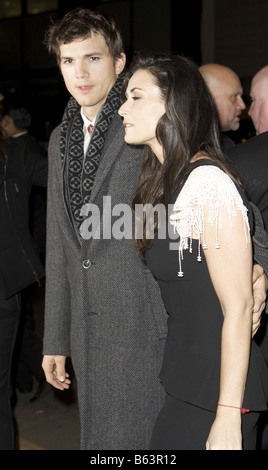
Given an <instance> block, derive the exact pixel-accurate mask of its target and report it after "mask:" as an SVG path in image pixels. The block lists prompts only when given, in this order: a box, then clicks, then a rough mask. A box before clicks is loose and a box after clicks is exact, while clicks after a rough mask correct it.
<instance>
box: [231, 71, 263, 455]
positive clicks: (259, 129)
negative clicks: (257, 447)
mask: <svg viewBox="0 0 268 470" xmlns="http://www.w3.org/2000/svg"><path fill="white" fill-rule="evenodd" d="M250 96H251V99H252V103H251V106H250V109H249V112H248V114H249V116H250V117H251V119H252V121H253V124H254V127H255V130H256V136H255V137H252V138H251V139H249V140H248V141H247V142H244V143H241V144H239V145H237V146H236V147H234V148H232V149H229V151H228V155H229V156H230V158H231V159H232V160H233V162H234V163H235V165H236V166H237V168H238V171H239V173H240V174H241V177H242V180H243V183H244V185H245V188H246V191H247V193H248V196H249V198H250V199H251V200H252V201H253V202H254V203H255V204H256V206H257V207H258V208H259V210H260V212H261V214H262V218H263V221H264V225H265V228H266V230H268V159H267V155H268V66H267V65H266V66H265V67H263V68H262V69H261V70H259V71H258V72H257V73H256V75H254V77H253V79H252V81H251V87H250ZM265 323H266V331H267V316H266V318H265ZM260 333H261V332H260ZM260 333H259V335H257V338H256V339H257V340H258V342H259V344H260V346H261V348H262V350H263V352H264V354H265V355H266V358H267V360H268V338H267V334H266V335H262V334H260ZM262 422H263V434H262V449H268V415H267V413H266V415H264V416H263V419H262Z"/></svg>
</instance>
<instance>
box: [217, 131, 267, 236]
mask: <svg viewBox="0 0 268 470" xmlns="http://www.w3.org/2000/svg"><path fill="white" fill-rule="evenodd" d="M226 153H227V155H228V156H229V157H230V158H231V159H232V161H233V162H234V163H235V165H236V167H237V169H238V172H239V174H240V176H241V178H242V182H243V183H244V186H245V189H246V192H247V196H248V198H249V200H251V201H252V202H254V204H255V205H256V206H257V207H258V208H259V210H260V212H261V214H262V217H263V220H264V225H265V228H266V230H268V132H264V133H263V134H260V135H258V136H256V137H253V138H252V139H250V140H248V141H247V142H244V143H241V144H238V145H236V146H235V147H231V148H229V149H228V150H227V151H226Z"/></svg>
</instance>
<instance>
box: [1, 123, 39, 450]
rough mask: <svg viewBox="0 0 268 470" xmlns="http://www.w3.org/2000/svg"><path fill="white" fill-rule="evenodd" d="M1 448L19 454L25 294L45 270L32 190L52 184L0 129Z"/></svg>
mask: <svg viewBox="0 0 268 470" xmlns="http://www.w3.org/2000/svg"><path fill="white" fill-rule="evenodd" d="M0 132H1V133H0V148H1V151H0V220H1V230H0V252H1V256H0V449H1V450H12V449H15V445H16V444H15V431H14V424H13V417H12V407H11V395H12V382H11V371H12V360H13V352H14V347H15V343H16V338H17V332H18V326H19V321H20V312H21V292H22V291H23V289H24V288H26V287H27V286H29V285H31V284H33V283H35V282H40V279H41V278H42V277H43V276H44V268H43V266H42V263H41V261H40V258H39V255H38V252H37V250H36V248H35V244H34V241H33V238H32V236H31V234H30V231H29V223H28V210H29V209H28V206H29V193H30V188H31V187H32V185H34V184H36V185H41V186H42V185H43V186H45V185H46V180H47V164H46V161H45V160H44V159H38V158H36V154H35V153H34V152H29V150H28V148H27V146H26V145H25V144H24V145H21V144H18V142H17V141H16V140H15V139H6V138H5V136H4V131H3V129H2V127H0Z"/></svg>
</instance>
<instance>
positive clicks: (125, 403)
mask: <svg viewBox="0 0 268 470" xmlns="http://www.w3.org/2000/svg"><path fill="white" fill-rule="evenodd" d="M70 32H71V33H72V35H71V36H68V35H70ZM47 41H48V45H49V48H50V50H51V49H53V50H54V51H55V52H56V54H57V58H58V62H59V66H60V70H61V73H62V76H63V78H64V81H65V84H66V87H67V88H68V90H69V92H70V93H71V95H72V96H73V97H72V98H71V99H70V101H69V103H68V105H67V108H66V111H65V115H64V118H63V122H62V125H61V126H59V127H58V128H57V129H56V130H55V131H54V133H53V135H52V137H51V141H50V146H49V188H48V213H47V220H48V233H47V238H48V242H47V262H46V276H47V281H46V314H45V316H46V319H45V336H44V352H45V354H46V355H45V356H44V360H43V367H44V370H45V373H46V376H47V380H48V381H49V382H51V383H52V384H53V385H54V386H56V388H59V389H61V390H63V389H64V388H68V387H69V382H70V381H69V379H68V378H67V375H66V373H65V357H66V356H72V363H73V366H74V370H75V374H76V378H77V382H78V399H79V405H80V418H81V419H80V421H81V448H82V449H98V450H100V449H146V448H147V446H148V443H149V439H150V435H151V431H152V426H153V423H154V420H155V417H156V415H157V412H158V410H159V408H160V406H161V403H162V393H163V392H162V389H161V385H160V383H159V379H158V372H159V370H160V366H161V359H162V347H163V343H164V338H165V335H166V312H165V310H164V307H163V305H162V302H161V297H160V293H159V291H158V288H157V286H156V284H155V281H154V279H153V278H152V276H151V275H150V273H149V271H148V270H147V268H146V267H145V265H144V264H143V263H142V262H141V261H140V259H139V258H138V256H137V253H136V251H135V248H134V244H133V241H132V240H131V239H124V238H122V239H116V238H115V237H112V236H110V235H109V234H108V235H107V236H106V235H105V234H101V238H102V239H101V238H100V239H96V238H95V239H90V240H88V239H85V238H82V237H81V235H80V231H79V229H80V224H81V222H82V221H83V217H81V214H80V212H81V211H80V209H81V208H82V206H83V205H84V203H88V202H89V201H90V202H91V203H92V204H94V205H95V207H98V208H99V209H100V211H101V226H102V227H103V230H105V227H104V226H105V223H106V222H107V223H108V219H109V217H110V215H111V213H110V212H109V210H107V206H104V202H105V200H104V199H103V197H106V200H107V201H108V202H110V201H111V206H112V207H114V206H115V205H116V204H122V203H124V204H128V205H129V206H131V201H132V197H133V194H134V191H135V186H136V183H137V178H138V173H139V167H140V160H141V152H140V151H139V150H137V149H132V148H130V147H128V146H127V145H126V144H125V143H124V129H123V126H122V121H121V118H120V117H119V115H118V113H117V110H118V108H119V105H120V89H121V82H122V76H121V72H122V70H123V68H124V66H125V54H124V53H123V46H122V41H121V37H120V35H119V33H118V31H117V29H116V27H115V25H114V24H113V22H111V23H109V22H108V21H107V20H106V19H105V18H104V17H103V16H102V15H100V14H98V13H95V12H91V11H89V10H83V9H78V10H75V11H72V12H69V13H68V14H67V15H66V16H65V17H64V18H63V19H62V20H61V21H59V23H57V24H56V25H55V26H54V27H52V29H51V30H50V31H49V35H48V38H47ZM84 123H85V124H84ZM92 123H93V124H94V130H93V133H92V135H91V136H90V135H89V134H88V131H87V129H86V128H87V127H88V125H89V124H92ZM83 127H84V129H85V133H86V139H90V144H89V147H88V149H87V151H86V155H85V157H84V133H83ZM81 179H82V181H83V185H81V186H80V184H79V181H80V180H81ZM102 235H103V236H102ZM105 236H106V238H105ZM118 238H119V237H118Z"/></svg>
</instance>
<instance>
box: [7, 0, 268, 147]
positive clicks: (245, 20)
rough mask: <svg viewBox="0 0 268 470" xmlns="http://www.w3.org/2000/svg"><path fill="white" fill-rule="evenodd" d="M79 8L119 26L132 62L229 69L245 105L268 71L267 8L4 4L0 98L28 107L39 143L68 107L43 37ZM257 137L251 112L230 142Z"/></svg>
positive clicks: (94, 1)
mask: <svg viewBox="0 0 268 470" xmlns="http://www.w3.org/2000/svg"><path fill="white" fill-rule="evenodd" d="M80 6H82V7H86V8H91V9H93V10H94V9H96V10H99V11H100V12H102V13H103V14H105V15H112V16H113V17H114V18H115V19H116V21H117V23H118V25H119V27H120V28H121V31H122V34H123V37H124V41H125V47H126V53H127V56H128V60H130V59H131V57H132V54H133V52H134V51H135V50H139V49H153V50H161V51H171V52H174V53H183V54H185V55H187V56H189V57H191V58H192V59H194V60H195V61H196V62H197V64H198V65H201V64H202V63H208V62H217V63H221V64H223V65H227V66H228V67H231V68H232V69H233V70H234V71H235V72H236V73H237V74H238V75H239V77H240V79H241V81H242V84H243V87H244V92H245V100H246V101H247V93H248V88H249V84H250V80H251V78H252V76H253V75H254V74H255V73H256V72H257V71H258V70H259V69H260V68H262V67H263V66H264V65H266V64H267V63H268V34H267V24H268V2H267V0H254V1H252V0H187V2H185V1H184V0H85V1H79V0H1V2H0V57H1V71H0V93H1V94H2V95H6V94H7V93H8V94H9V93H13V92H14V93H17V94H19V95H21V96H23V97H24V98H25V99H26V100H27V102H28V104H29V106H30V109H31V113H32V116H33V119H32V129H31V131H32V133H33V135H34V136H35V137H36V138H37V139H38V140H40V141H44V142H46V141H47V140H48V138H49V135H50V133H51V131H52V129H53V128H54V127H55V126H56V125H57V124H58V123H59V122H60V121H61V117H62V113H63V109H64V106H65V104H66V102H67V99H68V95H67V92H66V90H65V87H64V86H63V82H62V79H61V76H60V73H59V70H58V67H57V65H56V61H55V58H54V56H52V55H50V54H48V52H47V50H46V48H45V46H44V45H43V39H44V34H45V31H46V30H47V29H48V26H49V25H50V23H51V21H55V20H57V19H58V18H60V17H62V16H63V15H64V14H65V13H66V12H67V11H69V10H71V9H73V8H76V7H80ZM253 133H254V130H253V129H252V124H251V121H250V120H249V119H248V118H247V112H246V111H245V112H244V116H243V117H242V122H241V126H240V129H239V131H237V132H236V133H232V134H233V135H232V138H233V139H234V140H235V141H240V140H241V139H242V138H248V137H251V136H252V134H253Z"/></svg>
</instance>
